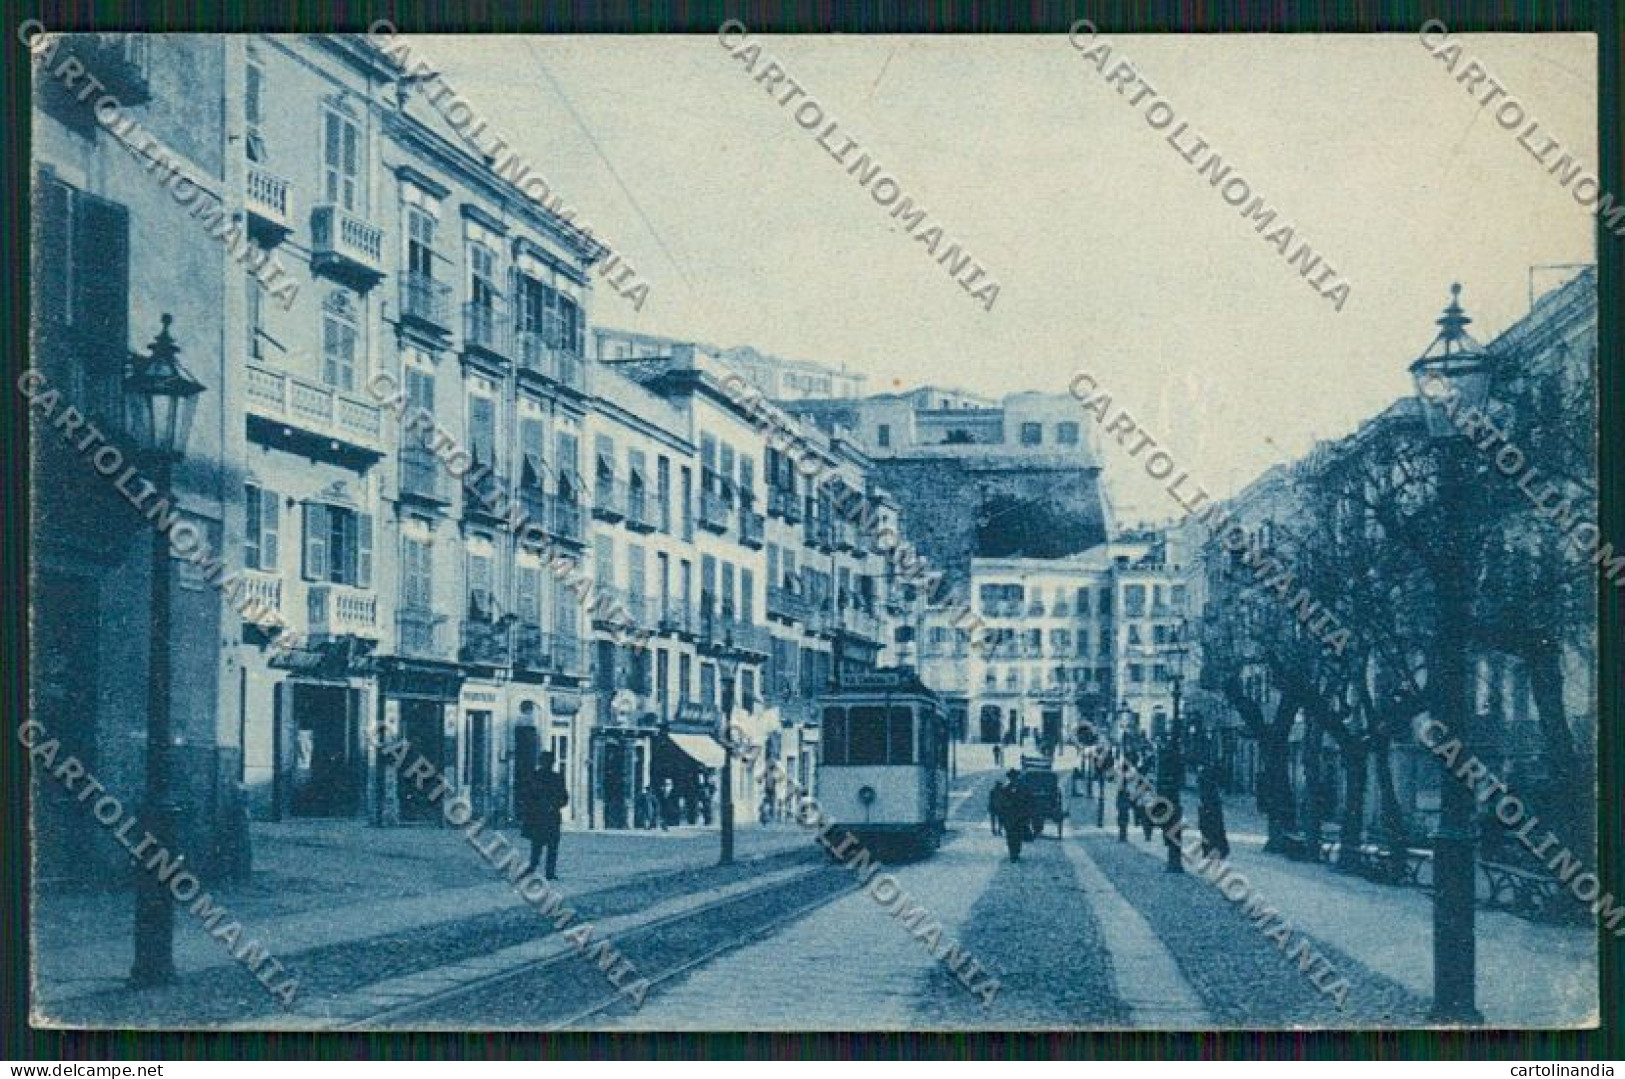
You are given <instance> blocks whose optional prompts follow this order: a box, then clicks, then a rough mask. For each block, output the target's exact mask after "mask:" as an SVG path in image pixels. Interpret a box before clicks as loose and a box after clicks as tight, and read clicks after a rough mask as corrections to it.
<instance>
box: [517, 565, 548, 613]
mask: <svg viewBox="0 0 1625 1079" xmlns="http://www.w3.org/2000/svg"><path fill="white" fill-rule="evenodd" d="M513 613H514V614H515V615H517V616H518V618H519V622H520V624H521V625H525V626H540V625H541V624H542V569H541V566H539V565H537V564H536V562H535V561H534V559H531V560H527V561H525V562H521V563H519V565H518V566H516V567H515V569H514V612H513Z"/></svg>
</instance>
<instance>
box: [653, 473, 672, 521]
mask: <svg viewBox="0 0 1625 1079" xmlns="http://www.w3.org/2000/svg"><path fill="white" fill-rule="evenodd" d="M655 499H656V501H657V502H659V506H658V507H656V511H657V513H658V514H659V525H660V531H662V532H664V533H666V535H668V536H669V535H671V458H669V457H661V458H659V459H657V460H656V461H655Z"/></svg>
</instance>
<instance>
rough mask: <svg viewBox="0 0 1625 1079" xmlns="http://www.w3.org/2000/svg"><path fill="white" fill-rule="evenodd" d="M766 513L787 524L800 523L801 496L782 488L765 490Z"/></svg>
mask: <svg viewBox="0 0 1625 1079" xmlns="http://www.w3.org/2000/svg"><path fill="white" fill-rule="evenodd" d="M767 512H768V513H770V514H772V515H773V516H775V517H778V518H781V519H783V520H784V521H785V522H786V523H788V524H793V525H794V524H800V523H801V496H800V495H798V494H796V492H794V491H788V490H785V489H784V488H783V487H769V488H768V490H767Z"/></svg>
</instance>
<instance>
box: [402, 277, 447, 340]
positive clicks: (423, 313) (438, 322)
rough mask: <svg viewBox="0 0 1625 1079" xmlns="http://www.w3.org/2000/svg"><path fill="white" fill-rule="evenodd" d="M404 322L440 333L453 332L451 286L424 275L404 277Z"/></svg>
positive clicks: (442, 334)
mask: <svg viewBox="0 0 1625 1079" xmlns="http://www.w3.org/2000/svg"><path fill="white" fill-rule="evenodd" d="M401 321H402V322H403V323H410V324H412V325H414V326H417V327H419V328H421V329H425V330H428V331H430V332H431V333H435V334H438V335H441V336H444V335H445V334H449V333H450V332H451V286H450V285H448V284H446V283H445V282H444V281H436V280H435V279H434V278H432V277H429V276H427V275H425V274H419V273H409V274H406V275H405V276H403V277H402V278H401Z"/></svg>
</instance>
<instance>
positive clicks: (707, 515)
mask: <svg viewBox="0 0 1625 1079" xmlns="http://www.w3.org/2000/svg"><path fill="white" fill-rule="evenodd" d="M732 508H733V503H731V502H730V501H729V500H728V499H726V498H724V497H722V496H721V495H720V494H718V493H716V492H715V491H701V492H700V527H701V528H703V529H705V530H706V531H708V532H715V533H717V534H718V535H721V534H723V533H725V532H727V531H728V518H729V517H730V516H732V514H731V513H730V511H731V510H732Z"/></svg>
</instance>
